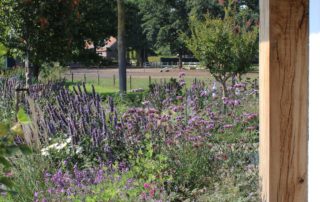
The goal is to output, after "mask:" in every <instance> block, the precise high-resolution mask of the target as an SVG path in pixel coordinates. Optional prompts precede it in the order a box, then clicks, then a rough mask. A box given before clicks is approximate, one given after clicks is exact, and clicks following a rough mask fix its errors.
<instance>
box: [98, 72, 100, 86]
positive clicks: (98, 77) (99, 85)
mask: <svg viewBox="0 0 320 202" xmlns="http://www.w3.org/2000/svg"><path fill="white" fill-rule="evenodd" d="M98 85H99V86H100V74H99V72H98Z"/></svg>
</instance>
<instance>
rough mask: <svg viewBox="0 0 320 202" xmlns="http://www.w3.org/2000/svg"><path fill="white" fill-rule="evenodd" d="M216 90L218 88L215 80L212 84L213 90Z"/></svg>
mask: <svg viewBox="0 0 320 202" xmlns="http://www.w3.org/2000/svg"><path fill="white" fill-rule="evenodd" d="M216 90H217V85H216V82H214V83H213V86H212V91H213V92H216Z"/></svg>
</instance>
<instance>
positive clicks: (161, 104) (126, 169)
mask: <svg viewBox="0 0 320 202" xmlns="http://www.w3.org/2000/svg"><path fill="white" fill-rule="evenodd" d="M184 75H185V73H184V72H181V73H180V75H179V78H180V79H179V80H174V79H173V80H171V81H169V82H168V83H154V84H152V85H150V86H149V90H148V91H147V92H145V93H143V94H137V95H130V98H128V97H122V98H121V97H120V96H119V95H118V96H116V95H115V96H113V97H111V96H107V97H106V96H105V97H102V96H100V95H99V94H97V93H95V90H94V86H92V87H91V88H92V89H91V90H90V92H91V93H88V91H89V89H87V87H86V86H85V85H80V84H79V85H75V86H72V90H70V87H68V86H66V85H64V83H63V82H55V83H49V84H34V85H32V86H30V90H29V95H26V96H25V99H24V102H22V103H20V104H19V110H18V112H17V113H16V111H15V102H14V100H15V99H14V96H15V86H17V85H19V82H21V81H20V80H19V79H18V78H15V77H11V78H2V79H1V83H0V85H1V102H0V103H1V120H3V121H2V123H1V132H2V134H1V135H4V131H5V129H6V128H7V129H9V128H11V130H10V129H9V130H7V132H8V133H9V135H8V136H2V137H1V138H2V144H3V145H2V146H3V147H1V155H2V156H1V159H2V161H1V163H3V168H4V169H3V171H2V173H3V174H4V176H6V178H1V179H2V181H1V182H2V183H4V184H5V185H6V187H7V188H10V187H12V188H13V189H12V190H11V189H8V191H9V192H7V194H5V195H2V198H3V200H4V201H32V200H34V201H139V200H140V201H184V200H186V199H190V200H192V199H194V200H195V199H196V200H197V201H257V200H258V199H257V197H258V173H257V171H258V151H257V148H258V118H257V115H258V114H257V113H258V109H257V105H258V99H257V89H256V86H255V84H254V83H255V82H254V81H253V80H251V79H248V80H246V81H245V82H242V83H240V82H239V83H236V84H235V85H233V86H232V85H230V86H228V92H229V94H230V96H229V97H228V98H223V97H222V89H221V88H220V87H218V85H217V84H216V83H215V82H212V83H211V84H210V85H206V84H205V83H204V82H202V81H197V80H195V81H193V83H192V84H191V86H190V87H186V86H185V81H184ZM123 102H126V104H125V107H124V105H123ZM119 104H120V105H121V108H120V109H119V108H118V107H117V106H118V105H119ZM16 119H17V122H16V121H15V120H16ZM13 141H14V142H20V143H23V144H21V145H20V144H18V146H17V144H13ZM24 144H28V145H33V146H32V147H29V148H28V147H25V146H22V145H24ZM20 146H21V148H20ZM16 147H17V148H16ZM8 155H10V156H8ZM4 179H7V180H4Z"/></svg>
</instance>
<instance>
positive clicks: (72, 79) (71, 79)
mask: <svg viewBox="0 0 320 202" xmlns="http://www.w3.org/2000/svg"><path fill="white" fill-rule="evenodd" d="M71 82H72V83H73V72H72V73H71Z"/></svg>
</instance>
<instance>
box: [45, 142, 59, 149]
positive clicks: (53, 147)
mask: <svg viewBox="0 0 320 202" xmlns="http://www.w3.org/2000/svg"><path fill="white" fill-rule="evenodd" d="M58 145H59V143H54V144H52V145H49V146H48V147H46V149H48V150H49V149H55V148H57V146H58Z"/></svg>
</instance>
